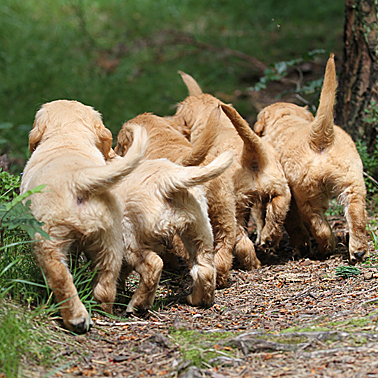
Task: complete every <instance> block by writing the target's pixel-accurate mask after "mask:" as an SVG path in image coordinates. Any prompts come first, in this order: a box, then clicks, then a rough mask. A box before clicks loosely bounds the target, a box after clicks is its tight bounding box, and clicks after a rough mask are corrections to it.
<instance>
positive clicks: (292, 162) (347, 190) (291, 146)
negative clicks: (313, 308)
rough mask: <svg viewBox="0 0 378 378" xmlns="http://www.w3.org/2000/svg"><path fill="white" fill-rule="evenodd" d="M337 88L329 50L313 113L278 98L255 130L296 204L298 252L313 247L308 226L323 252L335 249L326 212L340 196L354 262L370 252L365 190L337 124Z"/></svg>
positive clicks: (292, 230)
mask: <svg viewBox="0 0 378 378" xmlns="http://www.w3.org/2000/svg"><path fill="white" fill-rule="evenodd" d="M336 88H337V81H336V69H335V62H334V57H333V55H331V57H330V59H329V60H328V63H327V67H326V72H325V77H324V84H323V88H322V92H321V96H320V103H319V108H318V110H317V113H316V116H315V118H314V117H313V116H312V115H311V113H310V112H309V111H308V110H306V109H305V108H301V107H299V106H297V105H294V104H286V103H277V104H273V105H270V106H268V107H266V108H265V109H263V110H262V111H261V112H260V113H259V115H258V121H257V122H256V124H255V127H254V129H255V131H256V132H257V133H258V134H259V135H261V136H263V139H265V140H266V141H268V142H269V143H271V144H272V146H273V147H274V148H275V149H276V151H277V152H278V154H279V156H280V160H281V164H282V166H283V169H284V172H285V175H286V178H287V179H288V181H289V185H290V188H291V191H292V194H293V203H292V206H291V209H290V213H289V215H288V219H287V222H286V226H287V230H288V232H289V234H290V237H291V240H292V243H293V247H294V248H295V251H296V252H297V253H298V251H299V249H300V248H301V247H303V246H305V247H306V248H310V236H309V232H308V231H307V230H309V231H310V232H311V233H312V235H313V236H314V238H315V239H316V240H317V242H318V250H319V252H320V254H321V256H323V257H324V256H326V255H328V254H330V253H332V252H333V251H334V249H335V238H334V235H333V233H332V230H331V228H330V225H329V223H328V221H327V218H326V215H325V211H326V209H327V208H328V201H329V199H330V198H331V197H333V196H336V197H337V198H338V199H339V201H340V202H341V204H342V205H343V207H344V211H345V216H346V220H347V223H348V226H349V235H350V238H349V254H350V261H351V262H356V260H364V259H365V258H366V257H367V256H368V247H367V238H366V230H365V228H366V211H365V197H366V189H365V184H364V180H363V167H362V163H361V159H360V157H359V155H358V153H357V150H356V147H355V145H354V143H353V141H352V139H351V138H350V136H349V135H348V134H347V133H346V132H345V131H343V130H342V129H341V128H340V127H338V126H335V125H334V123H333V106H334V102H335V93H336Z"/></svg>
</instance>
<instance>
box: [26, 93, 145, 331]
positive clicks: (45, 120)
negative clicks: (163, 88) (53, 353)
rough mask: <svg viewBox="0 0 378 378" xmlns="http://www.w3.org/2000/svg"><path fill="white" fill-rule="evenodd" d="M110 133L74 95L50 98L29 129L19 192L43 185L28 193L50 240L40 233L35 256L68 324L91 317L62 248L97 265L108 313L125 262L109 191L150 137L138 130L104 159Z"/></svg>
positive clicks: (76, 327)
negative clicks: (120, 153)
mask: <svg viewBox="0 0 378 378" xmlns="http://www.w3.org/2000/svg"><path fill="white" fill-rule="evenodd" d="M111 143H112V135H111V132H110V131H109V130H108V129H106V128H105V126H104V125H103V123H102V120H101V116H100V114H99V113H98V112H97V111H95V110H94V109H93V108H91V107H89V106H85V105H83V104H81V103H80V102H77V101H67V100H58V101H53V102H50V103H47V104H45V105H43V106H42V108H41V109H40V110H39V111H38V112H37V114H36V117H35V122H34V126H33V129H32V130H31V132H30V135H29V149H30V151H31V153H32V155H31V157H30V159H29V161H28V162H27V164H26V167H25V170H24V174H23V176H22V183H21V193H25V192H26V191H28V190H30V189H32V188H34V187H36V186H37V185H42V184H45V185H46V189H45V191H44V192H42V193H36V194H33V195H32V196H31V210H32V213H33V215H34V216H35V218H36V219H37V220H39V221H41V222H43V223H44V226H43V230H44V231H46V232H47V233H48V234H49V236H50V239H43V238H41V237H39V238H38V236H37V238H38V241H37V242H35V243H34V255H35V258H36V261H37V263H38V264H39V265H40V267H41V268H42V270H43V272H44V274H45V276H46V278H47V282H48V284H49V286H50V287H51V289H52V290H53V292H54V294H55V297H56V300H57V302H58V303H59V304H60V311H61V314H62V317H63V322H64V324H65V325H66V327H67V328H68V329H69V330H71V331H74V332H77V333H83V332H86V331H87V330H88V328H89V326H90V324H91V320H90V317H89V314H88V312H87V310H86V309H85V307H84V305H83V303H82V302H81V301H80V299H79V297H78V293H77V290H76V288H75V286H74V283H73V279H72V275H71V274H70V272H69V270H68V268H67V255H68V254H69V253H71V252H74V251H75V250H76V249H77V248H79V250H80V251H84V252H85V254H86V256H87V258H88V259H89V260H90V261H91V263H92V266H93V269H96V271H97V273H96V277H95V280H94V285H93V295H94V298H95V299H96V300H97V301H98V302H99V303H101V306H102V308H103V310H104V311H106V312H109V313H111V312H112V303H113V301H114V298H115V294H116V281H117V278H118V275H119V271H120V268H121V264H122V256H123V246H122V231H121V220H122V212H121V209H120V204H119V202H118V199H117V197H116V196H115V195H114V194H113V193H112V192H111V191H110V189H111V188H112V187H114V185H115V184H117V183H118V182H119V181H120V180H121V179H122V178H124V177H125V176H127V175H128V174H129V173H130V172H131V171H132V170H133V169H135V168H136V167H137V165H138V164H139V163H140V161H141V159H142V157H143V156H144V153H145V150H146V148H147V143H148V137H147V135H146V133H145V131H144V130H143V129H141V128H139V130H136V132H135V138H134V143H133V146H132V147H131V148H130V150H129V152H128V154H127V155H126V156H125V158H123V159H120V160H118V161H115V162H113V163H109V164H106V163H105V160H106V158H107V157H108V154H109V152H110V149H111Z"/></svg>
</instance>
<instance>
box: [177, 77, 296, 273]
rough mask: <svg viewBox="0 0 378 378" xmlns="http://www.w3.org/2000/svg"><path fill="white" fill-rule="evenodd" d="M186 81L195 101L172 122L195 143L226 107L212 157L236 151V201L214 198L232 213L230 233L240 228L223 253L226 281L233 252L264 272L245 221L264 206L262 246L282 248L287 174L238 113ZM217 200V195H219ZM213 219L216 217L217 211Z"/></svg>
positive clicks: (231, 185) (232, 176)
mask: <svg viewBox="0 0 378 378" xmlns="http://www.w3.org/2000/svg"><path fill="white" fill-rule="evenodd" d="M181 76H182V78H183V80H184V82H185V84H186V85H187V87H188V89H189V96H188V97H187V98H186V99H185V100H184V101H183V102H182V103H180V104H179V105H178V109H177V112H176V114H175V115H174V116H173V117H171V118H172V119H174V120H175V122H176V123H178V124H181V125H184V126H185V127H186V130H188V133H189V134H190V141H191V142H192V143H195V141H196V139H197V138H199V137H200V135H201V134H202V132H203V126H204V121H205V120H206V119H207V117H208V115H209V114H210V113H211V111H212V110H213V109H214V107H217V106H219V105H221V106H222V109H223V111H224V112H223V113H222V114H221V117H220V122H219V132H218V134H217V138H216V140H215V142H214V147H213V148H212V149H211V150H210V153H209V155H208V156H211V157H214V156H218V155H219V154H220V153H221V152H222V151H226V150H231V151H234V153H235V155H236V157H237V158H236V161H235V163H234V164H233V166H232V167H231V169H229V170H228V171H227V172H226V174H227V176H228V181H227V182H226V185H228V189H227V191H228V192H230V193H232V196H231V198H227V199H226V200H225V199H224V198H222V197H220V196H219V197H216V198H214V202H215V203H216V204H217V206H216V207H214V209H215V211H216V212H218V211H219V209H223V210H224V212H225V213H226V214H228V219H229V220H228V222H227V226H228V228H229V229H230V228H231V225H232V224H233V225H234V231H233V232H232V233H228V235H227V236H229V235H235V238H233V239H232V238H230V237H229V243H227V246H228V248H219V250H218V253H217V257H218V259H220V260H221V261H222V264H223V266H224V269H223V271H224V272H225V273H224V277H226V276H227V274H228V271H229V270H230V268H231V264H232V251H233V250H234V253H235V255H236V257H237V258H238V260H239V262H240V263H241V265H242V266H243V267H244V268H246V269H252V268H258V267H259V266H260V262H259V260H258V259H257V258H256V255H255V250H254V246H253V243H252V241H251V240H250V239H249V237H248V234H247V232H246V227H245V226H246V222H245V219H246V217H248V215H249V211H250V205H251V204H253V203H257V202H259V203H261V206H260V207H259V212H258V209H257V208H256V214H259V220H260V222H259V223H258V226H259V229H258V234H259V242H260V243H261V244H263V245H264V246H274V245H276V244H277V243H278V241H279V240H280V238H281V235H282V227H281V225H282V223H283V220H284V218H285V216H286V212H287V209H288V205H289V203H290V191H289V189H288V185H287V182H286V180H285V177H284V175H283V172H282V169H281V167H280V165H279V163H278V160H277V158H276V156H275V153H274V151H272V149H271V148H270V147H269V146H267V144H266V143H265V142H263V141H262V140H261V138H259V137H257V135H256V134H255V133H254V132H253V131H252V130H251V128H250V127H249V125H248V124H247V123H246V122H245V121H244V120H243V119H242V118H241V117H240V115H239V114H238V113H237V112H236V111H235V110H234V109H232V108H231V107H230V106H226V105H225V104H223V103H222V102H221V101H219V100H218V99H217V98H215V97H214V96H212V95H210V94H204V93H203V92H202V89H201V88H200V87H199V85H198V83H197V82H196V81H195V80H194V79H193V78H192V77H191V76H190V75H187V74H185V73H182V72H181ZM213 195H214V196H216V193H214V194H213ZM209 214H210V217H211V208H209ZM215 216H216V214H215ZM231 219H233V223H232V221H231ZM217 221H219V223H215V222H214V223H213V227H214V228H216V227H217V228H218V229H219V230H224V229H225V228H224V226H225V222H224V220H222V219H220V218H219V217H218V218H217Z"/></svg>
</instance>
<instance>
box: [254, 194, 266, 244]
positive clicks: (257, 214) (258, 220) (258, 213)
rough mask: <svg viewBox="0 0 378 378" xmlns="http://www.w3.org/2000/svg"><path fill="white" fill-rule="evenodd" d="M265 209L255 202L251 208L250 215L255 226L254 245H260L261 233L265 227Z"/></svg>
mask: <svg viewBox="0 0 378 378" xmlns="http://www.w3.org/2000/svg"><path fill="white" fill-rule="evenodd" d="M265 213H266V207H265V206H264V204H263V203H262V202H261V201H256V202H255V203H254V204H253V205H252V208H251V215H252V218H253V221H254V222H255V224H256V234H257V238H256V244H257V245H259V244H261V233H262V230H263V228H264V225H265Z"/></svg>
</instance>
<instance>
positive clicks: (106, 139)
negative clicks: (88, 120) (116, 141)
mask: <svg viewBox="0 0 378 378" xmlns="http://www.w3.org/2000/svg"><path fill="white" fill-rule="evenodd" d="M96 133H97V136H98V139H99V141H100V143H99V144H98V145H97V147H98V149H99V150H100V151H101V152H102V154H103V155H104V158H105V159H108V157H109V153H110V150H111V148H112V141H113V136H112V133H111V131H110V130H109V129H107V128H106V127H105V126H104V125H103V124H102V122H101V123H100V124H98V125H96Z"/></svg>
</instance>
